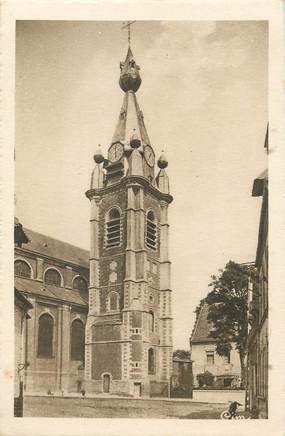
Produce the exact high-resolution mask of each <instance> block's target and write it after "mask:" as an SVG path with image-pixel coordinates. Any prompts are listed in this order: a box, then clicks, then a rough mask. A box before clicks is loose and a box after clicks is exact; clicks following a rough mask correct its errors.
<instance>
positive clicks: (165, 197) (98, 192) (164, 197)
mask: <svg viewBox="0 0 285 436" xmlns="http://www.w3.org/2000/svg"><path fill="white" fill-rule="evenodd" d="M141 186H142V187H144V188H147V189H148V191H149V192H150V193H151V194H152V195H153V196H154V197H156V198H157V199H158V200H159V201H165V202H166V203H167V204H170V203H171V202H172V201H173V197H172V195H170V194H165V193H163V192H161V191H159V190H158V189H157V188H155V187H154V186H153V185H152V184H151V183H150V181H149V180H148V179H147V178H146V177H143V176H127V177H123V178H122V179H121V180H120V181H119V182H118V183H114V184H112V185H109V186H106V187H104V188H100V189H88V191H86V193H85V195H86V197H87V198H89V200H91V199H92V198H96V197H97V198H98V197H99V198H101V197H102V196H104V195H106V194H108V193H113V192H114V191H115V190H116V189H118V188H122V187H124V188H128V187H141Z"/></svg>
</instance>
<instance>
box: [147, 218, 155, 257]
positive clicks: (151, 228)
mask: <svg viewBox="0 0 285 436" xmlns="http://www.w3.org/2000/svg"><path fill="white" fill-rule="evenodd" d="M156 240H157V227H156V222H155V216H154V213H153V212H152V211H151V210H150V211H149V212H148V214H147V216H146V245H147V247H148V248H151V249H152V250H155V249H156Z"/></svg>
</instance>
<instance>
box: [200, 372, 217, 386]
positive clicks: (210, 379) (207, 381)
mask: <svg viewBox="0 0 285 436" xmlns="http://www.w3.org/2000/svg"><path fill="white" fill-rule="evenodd" d="M214 378H215V377H214V375H213V374H212V373H211V372H209V371H205V372H201V373H200V374H197V380H198V384H199V388H202V387H203V386H207V387H210V386H213V384H214Z"/></svg>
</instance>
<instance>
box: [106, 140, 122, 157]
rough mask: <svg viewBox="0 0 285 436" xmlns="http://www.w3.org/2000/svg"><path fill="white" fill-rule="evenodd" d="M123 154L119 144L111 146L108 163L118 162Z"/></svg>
mask: <svg viewBox="0 0 285 436" xmlns="http://www.w3.org/2000/svg"><path fill="white" fill-rule="evenodd" d="M123 153H124V147H123V145H122V144H121V143H120V142H117V143H116V144H113V145H112V147H111V148H110V150H109V161H110V162H116V161H117V160H120V159H121V157H122V156H123Z"/></svg>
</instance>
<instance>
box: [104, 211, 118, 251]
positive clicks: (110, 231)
mask: <svg viewBox="0 0 285 436" xmlns="http://www.w3.org/2000/svg"><path fill="white" fill-rule="evenodd" d="M120 244H121V213H120V211H119V210H118V209H117V208H115V207H114V208H113V209H111V210H110V212H109V214H108V219H107V224H106V246H107V248H112V247H118V246H119V245H120Z"/></svg>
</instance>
